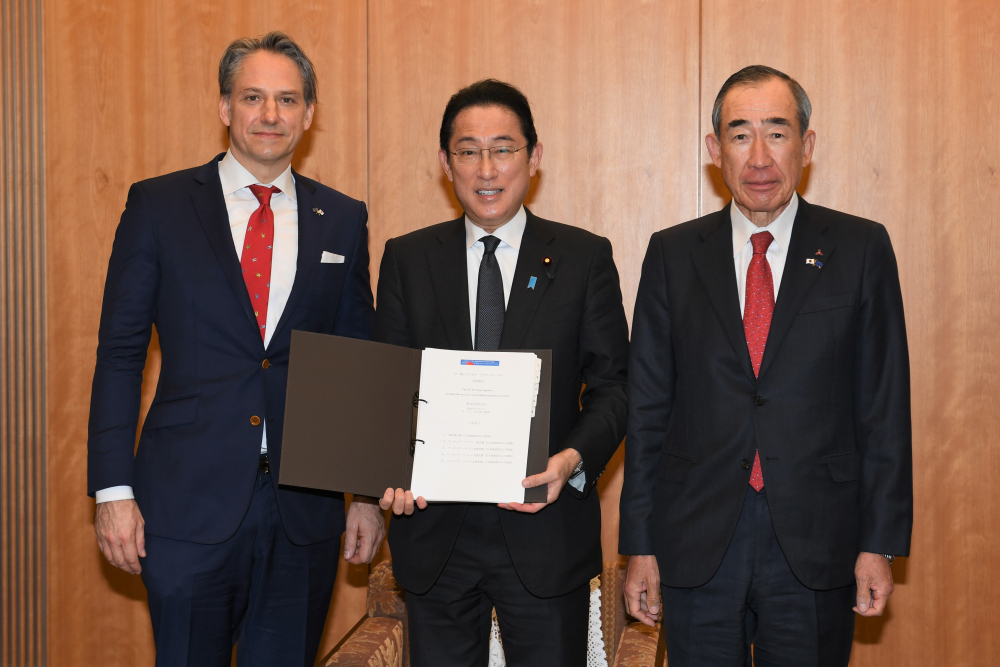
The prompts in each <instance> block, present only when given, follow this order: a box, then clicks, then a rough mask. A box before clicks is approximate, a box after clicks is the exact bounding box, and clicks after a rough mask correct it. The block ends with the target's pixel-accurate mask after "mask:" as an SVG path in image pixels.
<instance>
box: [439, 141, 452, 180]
mask: <svg viewBox="0 0 1000 667" xmlns="http://www.w3.org/2000/svg"><path fill="white" fill-rule="evenodd" d="M449 157H450V155H449V154H448V151H446V150H443V149H440V148H439V149H438V161H439V162H440V163H441V168H442V169H444V175H445V176H447V177H448V181H449V182H451V183H454V182H455V179H454V178H452V174H451V163H450V162H448V158H449Z"/></svg>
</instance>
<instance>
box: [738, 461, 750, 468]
mask: <svg viewBox="0 0 1000 667" xmlns="http://www.w3.org/2000/svg"><path fill="white" fill-rule="evenodd" d="M740 465H741V466H743V469H744V470H750V462H749V461H747V460H746V459H743V460H742V461H740Z"/></svg>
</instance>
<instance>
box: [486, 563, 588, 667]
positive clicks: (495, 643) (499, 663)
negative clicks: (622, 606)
mask: <svg viewBox="0 0 1000 667" xmlns="http://www.w3.org/2000/svg"><path fill="white" fill-rule="evenodd" d="M506 664H507V663H506V661H505V660H504V657H503V641H502V640H501V639H500V626H499V625H498V624H497V612H496V610H494V611H493V628H492V629H491V630H490V664H489V667H505V665H506ZM587 667H608V656H607V654H606V653H605V652H604V634H603V633H602V632H601V578H600V577H594V578H593V579H591V580H590V628H589V633H588V637H587Z"/></svg>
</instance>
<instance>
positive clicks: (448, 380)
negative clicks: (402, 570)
mask: <svg viewBox="0 0 1000 667" xmlns="http://www.w3.org/2000/svg"><path fill="white" fill-rule="evenodd" d="M540 374H541V360H540V359H539V358H538V357H537V356H535V355H534V354H531V353H530V352H529V353H525V352H456V351H452V350H435V349H428V350H424V354H423V359H422V362H421V373H420V399H419V400H420V407H419V415H420V416H419V420H418V422H417V438H416V447H415V451H414V458H413V477H412V480H411V490H412V492H413V495H414V496H418V497H420V496H422V497H423V498H425V499H426V500H428V501H463V502H486V503H502V502H512V501H513V502H520V501H521V499H522V498H523V497H524V487H522V486H521V481H522V480H523V479H524V477H525V461H526V459H527V456H528V438H529V434H530V431H531V418H532V416H533V415H534V409H535V404H536V401H537V396H538V384H539V380H540Z"/></svg>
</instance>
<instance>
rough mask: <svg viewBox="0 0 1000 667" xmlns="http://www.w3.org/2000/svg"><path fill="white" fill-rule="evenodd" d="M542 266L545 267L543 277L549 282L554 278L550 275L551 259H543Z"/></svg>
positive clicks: (552, 274)
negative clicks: (546, 277) (545, 276)
mask: <svg viewBox="0 0 1000 667" xmlns="http://www.w3.org/2000/svg"><path fill="white" fill-rule="evenodd" d="M542 265H543V266H544V267H545V275H547V276H548V277H549V280H552V279H553V278H555V277H556V276H555V274H554V273H552V258H551V257H545V258H543V259H542Z"/></svg>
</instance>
